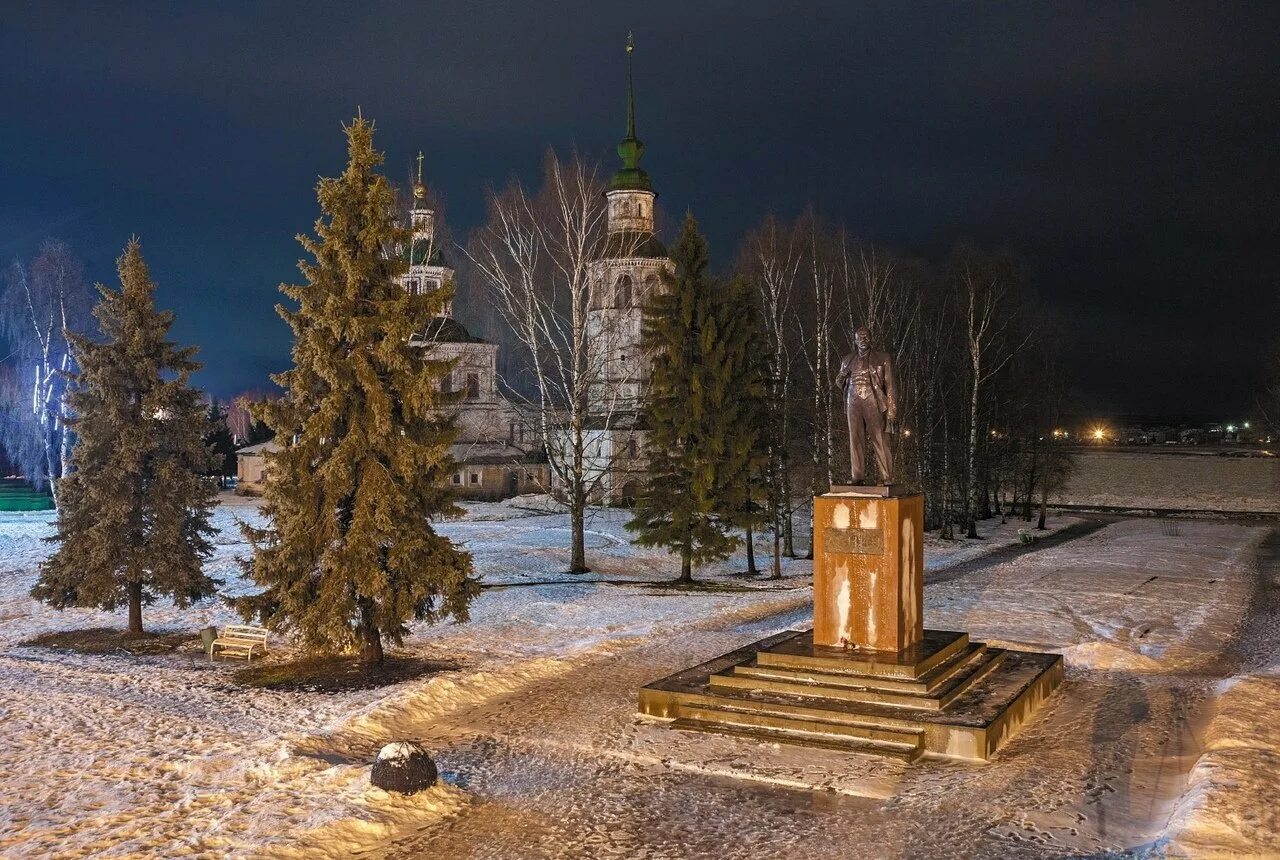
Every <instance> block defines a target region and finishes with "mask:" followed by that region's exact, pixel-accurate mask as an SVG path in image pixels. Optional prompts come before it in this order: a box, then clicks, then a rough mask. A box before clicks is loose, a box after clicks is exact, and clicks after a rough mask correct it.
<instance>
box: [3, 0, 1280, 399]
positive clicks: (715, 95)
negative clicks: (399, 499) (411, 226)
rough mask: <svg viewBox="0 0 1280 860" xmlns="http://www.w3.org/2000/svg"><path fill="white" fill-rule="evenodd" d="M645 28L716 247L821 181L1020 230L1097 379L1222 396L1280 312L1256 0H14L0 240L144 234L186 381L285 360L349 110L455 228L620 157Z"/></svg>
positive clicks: (869, 230) (1080, 358) (873, 231)
mask: <svg viewBox="0 0 1280 860" xmlns="http://www.w3.org/2000/svg"><path fill="white" fill-rule="evenodd" d="M629 29H631V30H634V31H635V33H636V39H637V43H638V46H639V48H638V51H637V54H636V60H637V88H638V98H639V121H640V131H641V136H642V137H644V139H645V141H646V143H647V144H648V146H649V149H648V154H647V156H646V166H647V167H648V169H649V171H650V173H651V175H652V176H653V177H654V181H655V182H656V183H657V185H658V188H659V191H660V192H661V196H662V203H663V204H664V206H665V207H666V209H667V210H668V211H672V212H680V211H683V210H684V209H686V208H692V209H693V210H694V211H695V212H696V213H697V214H698V216H699V219H700V221H701V223H702V224H703V226H704V227H705V228H706V229H707V231H708V232H709V234H710V237H711V239H712V242H713V249H714V250H715V252H716V255H717V258H718V259H720V260H721V261H727V260H728V258H729V257H730V255H731V254H732V251H733V246H734V245H735V244H736V242H737V240H738V238H739V237H740V236H741V235H742V233H743V232H744V231H745V230H746V229H748V228H749V227H750V226H751V225H752V224H753V223H754V222H755V221H756V220H757V219H758V218H759V217H760V216H761V215H763V214H764V213H765V212H768V211H775V212H778V213H779V214H782V215H791V214H794V213H796V212H798V211H799V210H800V209H802V208H803V207H804V206H805V205H807V204H808V203H811V202H812V203H813V204H815V205H816V206H817V207H818V208H819V209H820V210H821V211H823V212H824V213H825V214H827V215H828V216H830V217H832V218H837V219H841V220H844V221H845V222H847V223H848V224H849V225H850V227H851V228H852V229H853V230H854V231H855V232H856V233H858V234H859V235H862V236H866V237H868V238H872V239H876V240H878V241H881V242H885V243H889V244H892V245H895V246H897V247H899V248H902V249H903V250H905V251H907V252H909V253H916V254H921V255H924V256H928V257H931V258H934V259H937V258H939V257H941V256H942V255H943V254H944V253H945V250H946V248H947V247H948V246H949V245H950V244H951V243H952V242H954V241H955V240H956V239H959V238H971V239H976V240H978V241H981V242H986V243H990V244H998V245H1003V246H1009V247H1012V248H1014V249H1016V250H1017V251H1018V252H1019V253H1020V254H1021V256H1022V257H1023V258H1025V259H1026V260H1027V261H1028V264H1029V267H1030V269H1031V271H1032V273H1033V275H1034V277H1035V281H1036V287H1037V290H1038V292H1039V294H1040V296H1041V297H1042V300H1043V302H1044V303H1045V304H1046V305H1047V306H1048V307H1049V308H1050V309H1051V310H1054V311H1056V312H1057V313H1058V315H1059V317H1060V318H1061V319H1062V321H1063V324H1064V326H1066V327H1067V328H1068V332H1069V337H1068V343H1069V344H1070V345H1071V347H1072V360H1071V367H1070V370H1071V372H1072V376H1073V379H1074V381H1075V384H1076V388H1077V390H1078V391H1079V393H1080V395H1081V398H1082V401H1084V402H1083V403H1082V406H1085V407H1087V408H1093V409H1096V411H1106V410H1120V411H1129V412H1195V413H1202V412H1215V411H1217V412H1224V413H1225V412H1229V411H1230V412H1238V411H1240V410H1242V409H1244V408H1245V407H1246V406H1247V405H1248V403H1249V401H1250V398H1251V396H1252V391H1253V388H1254V386H1255V385H1256V382H1257V379H1258V376H1259V372H1258V365H1259V357H1260V355H1261V351H1262V349H1263V347H1264V346H1265V345H1266V343H1267V342H1268V341H1269V340H1270V339H1273V338H1275V337H1276V336H1277V334H1278V332H1277V330H1276V325H1275V320H1276V319H1277V318H1278V317H1280V286H1278V285H1280V167H1278V165H1277V157H1276V154H1275V153H1276V141H1277V139H1280V119H1277V112H1276V110H1275V105H1276V103H1277V95H1280V92H1278V90H1280V88H1278V87H1277V60H1276V56H1277V54H1276V52H1275V49H1274V45H1275V44H1276V43H1277V38H1278V37H1280V7H1275V6H1274V5H1272V4H1240V5H1234V4H1185V5H1184V4H1177V3H1150V4H1144V3H1124V4H1097V3H1081V4H1076V3H1042V4H1036V5H1034V6H1032V5H1031V4H957V3H953V2H945V3H942V2H940V3H911V4H905V3H891V4H848V3H811V4H789V5H784V4H779V3H775V2H754V3H753V2H734V3H729V2H699V3H685V2H679V3H676V2H652V3H648V4H626V5H623V4H617V5H616V6H610V7H609V8H606V7H605V4H600V3H556V4H517V3H501V4H497V3H494V4H489V3H473V4H459V5H457V6H456V7H449V8H446V7H445V6H444V5H443V4H423V3H416V2H415V3H408V2H406V3H366V4H359V6H358V7H357V6H353V5H350V4H326V3H319V4H317V3H308V4H285V3H270V4H263V3H220V4H199V5H196V4H192V5H190V6H182V5H180V4H175V3H130V4H85V3H66V4H64V3H57V2H45V3H38V4H37V3H31V4H10V6H8V7H6V10H5V16H4V24H3V30H2V31H0V87H2V89H0V92H2V93H3V101H2V102H0V103H2V104H3V106H4V111H5V122H3V123H0V183H2V185H0V254H4V255H6V256H10V255H13V254H18V253H27V252H28V251H29V250H30V248H31V247H33V246H34V245H35V244H36V243H38V241H39V240H40V238H42V237H43V236H44V235H45V234H47V233H55V234H58V235H60V236H63V237H65V238H67V239H69V240H71V241H72V242H74V243H75V244H76V245H77V247H79V248H81V249H83V251H84V253H85V256H86V257H87V258H88V263H89V267H90V271H92V272H94V273H95V274H96V275H97V276H98V277H101V278H103V279H107V278H109V277H110V276H111V275H112V272H111V260H112V257H113V256H114V254H115V253H118V251H119V249H120V247H121V246H122V245H123V244H124V241H125V240H126V239H127V237H128V236H129V235H130V234H131V233H134V232H136V233H139V234H140V235H141V236H142V238H143V240H144V243H145V247H146V252H147V255H148V258H149V260H150V261H151V262H152V267H153V270H154V271H155V274H156V276H157V279H158V280H159V281H160V283H161V293H160V298H161V301H163V302H165V303H166V304H168V305H169V306H171V307H173V308H174V309H175V310H177V311H178V314H179V324H178V331H177V334H178V336H179V337H182V338H184V339H187V340H190V341H194V342H197V343H200V344H201V345H202V347H203V355H204V358H205V360H206V362H207V363H208V369H207V370H206V371H204V373H203V374H202V375H201V381H202V383H203V384H205V385H207V386H209V387H210V388H212V389H214V390H215V391H219V392H222V393H226V392H230V391H233V390H236V389H237V388H241V387H246V386H249V385H252V384H257V383H259V381H260V379H261V376H262V374H263V373H264V372H265V370H266V369H268V368H270V367H278V366H281V365H283V364H284V363H285V361H286V360H287V346H288V344H287V333H286V331H285V329H284V327H283V325H282V324H281V323H279V322H278V321H277V320H276V319H275V316H274V313H273V312H272V310H271V308H272V305H273V304H274V302H275V301H276V298H277V295H276V293H275V287H276V284H277V283H278V282H279V281H281V280H292V279H293V278H294V275H295V273H294V269H293V264H294V262H295V261H296V259H297V257H298V255H299V251H298V248H297V246H296V245H295V244H294V242H293V238H292V237H293V234H294V233H296V232H297V231H299V230H306V229H308V228H309V226H310V224H311V222H312V221H313V219H314V217H315V214H316V213H315V204H314V200H313V197H312V186H313V185H314V182H315V178H316V176H317V175H319V174H323V173H332V172H335V171H337V170H338V169H340V167H341V163H342V139H341V137H340V135H339V130H338V125H339V122H340V121H341V120H343V119H345V118H346V117H349V116H350V115H351V114H352V112H353V111H354V110H355V109H356V106H357V105H359V106H360V107H361V109H362V110H363V111H364V112H365V114H366V115H367V116H374V117H375V118H376V119H377V120H378V125H379V144H380V145H381V146H382V147H384V148H385V149H386V150H387V152H388V161H389V163H388V172H389V173H391V175H392V176H393V177H394V178H399V177H400V176H401V175H402V174H403V173H404V170H405V169H406V168H407V166H408V164H409V161H410V158H411V156H412V154H413V153H414V152H416V151H417V150H418V149H419V148H422V149H424V150H425V151H426V152H427V157H428V161H427V167H428V171H429V173H430V179H431V183H432V185H433V187H434V188H438V189H439V190H440V191H441V193H443V194H444V195H445V196H446V197H447V198H448V200H449V201H450V219H451V221H452V222H453V223H454V225H455V227H457V228H459V230H460V232H461V231H465V229H466V228H468V227H470V226H471V225H473V224H474V223H476V222H477V221H478V220H479V219H480V218H481V217H482V215H483V189H484V187H485V186H486V185H490V184H502V183H503V182H505V181H506V179H507V178H508V176H510V175H511V174H512V173H513V172H514V173H516V174H519V175H522V176H524V177H526V178H533V177H535V176H536V174H537V169H538V165H539V162H540V159H541V155H542V152H543V150H544V149H545V148H546V147H547V146H556V147H570V146H577V147H579V148H581V149H582V150H583V151H585V152H588V153H591V154H598V155H600V156H601V157H605V158H611V148H612V145H613V143H614V141H615V140H616V138H617V137H618V136H619V134H620V132H621V130H622V119H623V117H622V104H621V86H622V71H623V65H622V54H621V43H622V40H623V38H624V37H625V34H626V32H627V30H629Z"/></svg>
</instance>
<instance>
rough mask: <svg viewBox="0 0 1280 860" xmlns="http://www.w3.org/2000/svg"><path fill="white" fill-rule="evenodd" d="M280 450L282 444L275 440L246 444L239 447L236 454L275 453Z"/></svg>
mask: <svg viewBox="0 0 1280 860" xmlns="http://www.w3.org/2000/svg"><path fill="white" fill-rule="evenodd" d="M279 450H280V446H279V445H277V444H276V443H275V441H274V440H272V441H267V442H259V443H258V444H257V445H246V446H245V447H243V448H237V449H236V454H262V453H267V452H270V453H274V452H276V451H279Z"/></svg>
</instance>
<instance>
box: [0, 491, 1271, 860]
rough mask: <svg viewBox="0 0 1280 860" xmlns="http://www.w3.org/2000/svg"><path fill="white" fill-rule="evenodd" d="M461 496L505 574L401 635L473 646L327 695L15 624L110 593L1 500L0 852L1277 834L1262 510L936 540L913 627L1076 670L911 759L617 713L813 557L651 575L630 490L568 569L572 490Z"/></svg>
mask: <svg viewBox="0 0 1280 860" xmlns="http://www.w3.org/2000/svg"><path fill="white" fill-rule="evenodd" d="M470 511H471V515H470V516H469V517H468V519H467V520H465V521H462V522H456V523H450V524H448V525H446V526H445V530H446V531H448V532H449V533H450V534H452V535H453V536H454V537H456V538H458V539H461V540H465V541H466V542H467V543H468V545H469V547H470V548H471V549H472V551H473V552H474V554H475V557H476V562H477V566H478V568H479V569H480V570H481V572H482V573H483V574H484V576H485V579H486V581H487V582H489V583H491V584H492V585H493V586H495V587H493V588H490V589H488V590H486V591H485V592H484V593H483V595H482V596H481V597H480V598H479V599H478V600H477V601H476V604H475V607H474V612H473V620H472V622H471V623H469V624H467V625H457V626H446V627H440V628H435V629H423V630H419V631H416V633H415V636H414V637H413V638H412V640H411V641H410V642H409V643H408V645H409V648H410V649H411V650H412V651H414V652H416V653H420V654H424V655H429V656H438V657H449V658H453V659H457V660H459V661H460V662H462V663H463V669H462V670H461V671H459V672H456V673H452V674H450V675H446V676H440V677H437V678H434V679H431V680H426V681H417V682H408V683H405V684H401V685H398V686H396V687H391V688H386V689H383V690H378V691H367V692H360V693H347V694H338V695H326V694H300V693H293V694H279V693H269V692H264V691H246V690H241V689H238V688H235V687H233V686H231V685H230V684H229V677H228V676H229V672H230V668H229V667H227V666H224V665H221V664H219V665H215V666H210V665H209V664H207V663H206V662H205V661H204V660H203V659H202V657H201V655H200V654H199V652H198V651H195V652H191V653H187V654H182V655H178V656H172V657H164V658H134V657H131V656H129V655H125V654H121V655H119V656H108V657H89V656H81V655H75V654H67V653H59V652H51V651H47V650H41V649H34V648H25V647H21V646H20V643H21V642H22V641H24V640H26V639H28V638H30V637H31V636H33V635H35V634H37V633H40V632H43V631H47V630H53V629H59V628H71V627H85V626H93V625H110V624H118V623H119V621H118V619H116V618H113V617H110V616H106V615H102V614H99V613H92V612H80V611H76V612H66V613H57V612H54V611H51V610H48V609H47V608H44V607H40V606H39V605H37V604H34V603H32V602H31V601H30V600H29V599H28V598H27V596H26V592H27V590H28V589H29V588H30V585H31V582H32V580H33V577H34V570H35V565H36V564H37V563H38V560H39V559H40V558H41V557H42V556H43V555H44V554H45V553H46V552H47V551H48V549H47V547H46V546H45V545H43V544H42V543H41V542H40V540H39V539H40V537H41V536H43V535H44V534H46V533H47V530H48V526H47V517H46V516H38V515H37V516H32V515H3V517H0V621H2V622H3V624H2V625H0V797H3V798H4V801H3V807H0V856H3V857H13V858H19V857H22V858H26V857H45V856H49V857H84V856H95V857H96V856H101V857H166V858H168V857H184V856H192V857H237V858H238V857H256V856H262V857H299V858H301V857H306V858H313V857H335V858H336V857H349V856H365V857H389V858H396V857H404V858H409V857H437V856H439V857H446V856H448V857H477V858H480V857H484V858H504V857H513V858H519V857H655V858H657V857H663V858H665V857H704V856H716V857H720V858H725V860H729V858H737V857H743V858H746V857H752V858H756V857H768V856H780V855H784V854H785V855H787V856H810V857H860V856H867V857H880V856H886V855H904V856H921V857H924V856H929V857H933V856H998V857H1010V856H1023V855H1028V856H1063V855H1076V854H1088V853H1096V852H1101V851H1106V850H1122V849H1126V848H1135V847H1139V846H1148V848H1147V849H1143V850H1150V851H1171V852H1173V853H1178V852H1181V851H1192V852H1197V853H1202V854H1206V855H1212V854H1215V853H1219V854H1221V853H1233V852H1241V851H1244V852H1253V853H1263V854H1265V853H1272V852H1280V842H1278V841H1277V836H1276V833H1277V830H1278V829H1280V825H1278V824H1277V822H1276V821H1275V820H1274V815H1275V813H1274V812H1271V811H1270V808H1271V803H1270V801H1269V799H1268V798H1269V797H1270V796H1274V791H1275V777H1274V774H1275V772H1276V765H1277V764H1280V761H1278V760H1277V755H1278V751H1280V737H1278V735H1280V730H1277V728H1276V727H1275V726H1274V720H1270V719H1267V718H1266V716H1269V714H1270V713H1274V709H1275V707H1276V706H1280V677H1277V676H1278V674H1280V669H1278V668H1277V667H1278V666H1280V661H1278V660H1277V654H1276V650H1275V647H1276V641H1277V621H1276V611H1275V607H1274V606H1273V605H1272V603H1271V602H1270V601H1271V600H1272V598H1271V597H1270V595H1271V592H1270V591H1268V590H1266V589H1263V588H1260V587H1259V582H1263V581H1268V582H1269V581H1270V580H1271V579H1274V578H1275V576H1276V569H1275V565H1276V562H1275V552H1276V550H1275V545H1274V544H1268V546H1267V549H1268V551H1270V552H1271V555H1270V556H1268V558H1270V560H1271V561H1270V563H1271V566H1270V567H1267V568H1265V570H1262V571H1261V572H1260V568H1259V565H1258V559H1257V554H1258V552H1259V547H1260V546H1261V545H1262V542H1263V540H1264V538H1265V537H1266V536H1267V535H1268V532H1267V530H1266V529H1265V528H1261V527H1250V526H1244V525H1236V524H1228V523H1201V522H1190V523H1179V524H1176V525H1170V524H1167V523H1166V524H1162V523H1160V522H1157V521H1150V520H1121V521H1115V522H1109V523H1106V524H1103V525H1102V527H1101V528H1096V529H1095V530H1094V531H1092V532H1089V533H1088V534H1085V535H1083V536H1081V537H1078V538H1076V539H1075V540H1070V541H1065V542H1061V543H1058V544H1056V545H1042V546H1043V548H1042V549H1038V550H1037V551H1035V552H1031V553H1026V554H1019V555H1014V554H1013V553H1012V552H1003V553H1002V554H997V555H995V556H990V557H989V558H987V559H983V558H980V556H982V555H983V554H986V553H990V552H991V551H992V550H995V549H999V548H1000V547H1002V546H1008V545H1010V544H1012V543H1014V542H1016V529H1017V527H1018V525H1020V524H1015V523H1010V524H1009V525H1007V526H1003V527H998V528H995V527H987V528H984V529H983V531H984V533H985V534H987V535H988V539H987V540H985V541H983V542H981V543H958V544H957V543H945V542H939V541H936V540H933V539H930V541H929V544H928V551H927V553H926V555H927V563H928V566H929V569H930V573H929V577H928V581H929V584H928V585H927V587H926V599H927V613H928V614H927V616H926V618H927V621H928V623H929V624H930V626H935V627H944V628H953V629H956V628H958V629H968V630H970V631H971V632H972V633H973V634H974V636H975V637H976V638H977V637H988V638H990V639H992V640H995V641H1000V642H1005V643H1021V644H1026V645H1031V646H1034V647H1040V648H1046V649H1052V650H1058V651H1062V652H1063V653H1065V654H1066V655H1067V660H1068V683H1067V684H1066V685H1065V686H1064V687H1063V688H1062V690H1061V692H1060V693H1059V694H1058V696H1057V697H1056V699H1055V701H1054V703H1053V704H1052V705H1051V706H1050V707H1049V708H1048V709H1047V710H1046V711H1044V712H1043V713H1042V715H1041V716H1040V718H1039V719H1038V720H1037V721H1036V722H1035V723H1033V724H1032V725H1031V727H1030V728H1029V729H1028V730H1027V731H1025V732H1024V733H1023V734H1021V735H1020V736H1019V737H1018V738H1016V739H1015V740H1014V741H1013V742H1012V743H1011V745H1010V746H1009V747H1007V748H1006V750H1005V752H1004V753H1002V755H1001V756H1000V758H999V760H998V761H997V762H996V763H994V764H992V765H988V766H986V767H974V766H962V765H955V764H946V763H936V762H930V763H926V764H923V765H917V766H915V767H910V768H908V767H903V766H900V765H898V764H896V763H889V762H883V761H880V760H877V759H868V758H862V757H857V756H850V755H846V754H841V753H835V752H825V751H815V750H810V749H803V750H797V749H792V748H780V747H777V746H773V745H758V744H752V743H747V742H743V741H737V740H732V739H727V738H714V737H707V736H687V735H684V734H682V733H678V732H673V731H671V730H669V729H667V728H665V727H664V726H662V725H661V724H659V723H654V722H652V721H648V720H645V719H641V718H639V717H637V716H635V714H634V707H635V690H636V688H637V687H639V686H640V685H642V684H644V683H647V682H648V681H651V680H653V679H654V678H657V677H661V676H663V675H666V674H668V673H670V672H671V671H674V670H675V669H678V668H682V667H684V666H687V665H690V664H693V663H696V662H700V661H701V660H704V659H706V658H707V657H710V656H713V655H715V654H718V653H722V652H724V651H727V650H730V649H731V648H733V647H736V646H738V645H741V644H743V643H745V642H749V641H752V640H754V639H758V638H761V637H763V636H765V635H767V634H769V633H771V632H774V631H776V630H780V629H784V628H786V627H800V626H804V625H805V623H806V622H807V620H808V615H809V611H810V610H809V601H808V586H809V578H808V574H809V565H808V563H807V562H804V561H794V562H788V563H787V565H786V567H785V569H784V574H785V578H784V579H783V580H782V581H781V582H770V581H767V580H746V579H744V578H742V577H740V576H736V575H735V573H736V572H737V571H738V570H739V569H740V568H741V567H742V560H741V559H735V560H734V561H733V562H731V563H727V564H725V565H721V566H719V567H717V568H715V569H714V570H712V571H710V572H708V575H709V576H710V577H711V578H715V579H717V580H718V581H721V582H724V583H726V584H737V585H746V586H749V590H732V591H718V592H710V593H694V594H687V593H673V592H670V591H668V590H665V589H662V588H660V587H655V586H654V585H653V584H652V583H653V582H655V581H658V580H661V579H663V578H668V577H670V576H671V574H672V563H671V561H670V559H667V558H665V557H663V556H662V555H661V554H659V553H653V552H649V551H643V550H637V549H636V548H634V547H631V546H630V545H629V544H628V543H627V541H626V539H625V531H624V530H623V529H622V527H621V522H622V520H623V517H622V516H620V515H619V514H617V513H610V514H604V515H601V516H598V517H595V518H594V519H593V521H592V523H591V524H590V526H589V530H590V535H589V537H590V547H591V548H590V550H589V553H590V556H591V559H592V561H593V563H594V564H595V566H596V567H597V569H598V570H599V571H600V573H598V574H595V575H591V576H587V577H571V576H568V575H566V574H564V573H562V572H561V571H562V565H563V549H562V548H563V547H564V546H565V544H566V543H567V536H568V532H567V520H566V518H565V517H564V516H563V515H561V514H533V513H531V512H528V511H522V510H518V509H514V508H511V507H510V506H504V505H474V506H470ZM233 514H234V515H238V516H241V517H246V518H252V517H255V516H256V509H255V508H254V507H253V506H252V505H245V504H244V503H243V502H241V501H240V500H236V504H235V505H234V506H232V505H227V506H224V507H223V508H222V509H220V511H219V513H218V523H219V526H220V527H221V528H222V536H221V540H220V544H219V555H218V557H217V558H216V559H215V560H214V561H213V562H212V563H211V569H212V570H213V571H214V573H215V575H218V576H222V577H224V578H225V579H226V580H227V582H226V585H225V587H224V588H225V590H226V591H228V592H235V591H237V590H240V589H242V588H244V584H243V583H242V582H240V580H239V579H238V575H237V570H236V568H235V566H234V564H233V558H234V556H235V555H236V554H237V553H240V552H243V551H244V547H243V545H242V544H241V543H240V541H239V536H238V534H236V533H235V531H234V529H233V518H232V515H233ZM1068 522H1069V521H1067V520H1058V521H1057V523H1056V524H1057V525H1059V526H1061V525H1063V524H1066V523H1068ZM557 548H561V549H557ZM761 563H762V564H763V563H764V557H763V555H762V557H761ZM602 580H603V581H602ZM146 620H147V623H148V625H149V627H150V628H152V629H190V630H194V629H196V628H198V627H200V626H203V625H204V624H205V623H207V622H210V621H212V622H214V623H224V622H226V621H230V620H233V619H232V617H231V616H230V614H229V613H228V612H227V611H226V610H225V609H224V608H222V607H221V606H220V605H219V604H218V603H217V602H214V601H210V602H209V603H207V604H203V605H201V606H199V607H196V608H194V609H191V610H187V611H176V610H174V609H173V608H172V607H170V606H168V605H164V604H158V605H156V606H153V607H149V608H148V612H147V615H146ZM1259 705H1261V706H1262V707H1264V708H1266V711H1264V713H1263V714H1259V713H1258V712H1257V710H1256V709H1257V708H1258V707H1259ZM1264 714H1265V715H1266V716H1264ZM400 739H409V740H419V741H422V742H424V743H425V744H427V745H428V746H429V747H430V748H432V749H433V750H435V751H436V752H437V754H438V760H439V764H440V766H441V769H442V771H443V772H444V774H445V776H446V780H445V783H444V784H442V785H441V786H439V787H437V788H435V789H433V790H431V791H428V792H425V793H423V794H420V795H416V796H414V797H412V798H397V797H393V796H391V795H388V794H385V793H384V792H381V791H380V790H377V789H373V788H370V787H369V786H368V765H369V763H370V762H371V761H372V758H373V756H374V754H375V753H376V751H377V749H378V748H379V747H380V746H381V745H382V744H383V743H385V742H386V741H388V740H400ZM1268 816H1271V817H1270V818H1269V817H1268Z"/></svg>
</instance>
